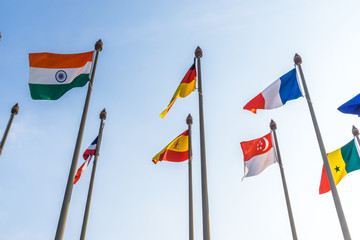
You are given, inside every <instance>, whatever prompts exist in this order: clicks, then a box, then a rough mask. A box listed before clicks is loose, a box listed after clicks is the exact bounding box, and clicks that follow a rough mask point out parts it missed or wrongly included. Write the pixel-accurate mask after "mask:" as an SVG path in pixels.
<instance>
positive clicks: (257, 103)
mask: <svg viewBox="0 0 360 240" xmlns="http://www.w3.org/2000/svg"><path fill="white" fill-rule="evenodd" d="M244 109H246V110H249V111H251V112H253V113H256V109H265V99H264V97H263V95H262V94H261V93H259V94H258V95H257V96H256V97H254V98H253V99H251V100H250V102H248V103H247V104H246V105H245V106H244Z"/></svg>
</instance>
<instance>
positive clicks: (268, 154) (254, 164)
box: [240, 133, 276, 179]
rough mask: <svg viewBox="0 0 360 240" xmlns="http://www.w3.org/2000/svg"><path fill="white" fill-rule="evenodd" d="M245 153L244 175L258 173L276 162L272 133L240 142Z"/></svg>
mask: <svg viewBox="0 0 360 240" xmlns="http://www.w3.org/2000/svg"><path fill="white" fill-rule="evenodd" d="M240 145H241V148H242V150H243V153H244V176H243V179H244V178H245V177H251V176H255V175H258V174H259V173H261V172H262V171H263V170H264V169H265V168H267V167H268V166H270V165H271V164H273V163H275V162H276V155H275V150H274V148H273V144H272V141H271V133H269V134H267V135H265V136H263V137H261V138H257V139H254V140H251V141H245V142H241V143H240Z"/></svg>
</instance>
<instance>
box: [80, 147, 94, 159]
mask: <svg viewBox="0 0 360 240" xmlns="http://www.w3.org/2000/svg"><path fill="white" fill-rule="evenodd" d="M95 150H96V149H89V148H88V149H86V150H85V152H84V154H83V158H84V159H85V160H86V159H87V158H88V157H89V155H95Z"/></svg>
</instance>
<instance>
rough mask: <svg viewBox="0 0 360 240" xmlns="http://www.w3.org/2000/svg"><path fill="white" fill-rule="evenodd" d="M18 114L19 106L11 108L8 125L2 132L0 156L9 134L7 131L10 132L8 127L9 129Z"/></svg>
mask: <svg viewBox="0 0 360 240" xmlns="http://www.w3.org/2000/svg"><path fill="white" fill-rule="evenodd" d="M18 113H19V104H17V103H16V104H15V105H14V106H13V107H12V108H11V115H10V118H9V121H8V124H7V126H6V129H5V132H4V135H3V137H2V139H1V142H0V155H1V153H2V150H3V148H4V145H5V142H6V138H7V136H8V134H9V130H10V127H11V124H12V122H13V120H14V116H15V115H17V114H18Z"/></svg>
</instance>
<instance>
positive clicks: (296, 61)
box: [294, 53, 302, 64]
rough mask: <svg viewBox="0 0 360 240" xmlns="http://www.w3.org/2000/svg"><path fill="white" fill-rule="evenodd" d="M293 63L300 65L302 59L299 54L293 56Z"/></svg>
mask: <svg viewBox="0 0 360 240" xmlns="http://www.w3.org/2000/svg"><path fill="white" fill-rule="evenodd" d="M294 63H295V64H302V59H301V57H300V55H299V54H297V53H295V56H294Z"/></svg>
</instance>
